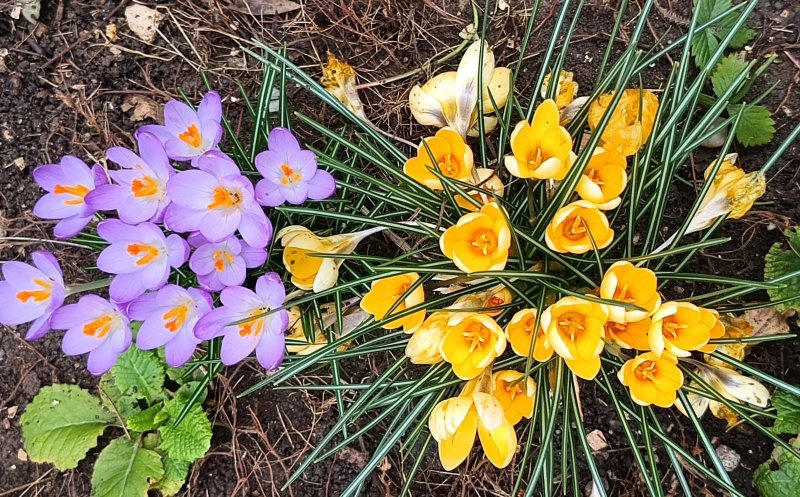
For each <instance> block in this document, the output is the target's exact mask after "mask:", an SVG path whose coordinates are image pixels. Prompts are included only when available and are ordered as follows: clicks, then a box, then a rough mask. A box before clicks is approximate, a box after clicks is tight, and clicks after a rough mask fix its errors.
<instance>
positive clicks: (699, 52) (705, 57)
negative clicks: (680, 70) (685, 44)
mask: <svg viewBox="0 0 800 497" xmlns="http://www.w3.org/2000/svg"><path fill="white" fill-rule="evenodd" d="M717 47H719V41H717V39H716V38H715V37H714V35H713V34H711V33H710V32H708V31H703V32H701V33H697V36H696V37H695V38H694V40H692V55H694V63H695V64H696V65H697V67H705V66H707V65H708V63H709V62H711V56H712V55H713V54H714V52H715V51H716V50H717Z"/></svg>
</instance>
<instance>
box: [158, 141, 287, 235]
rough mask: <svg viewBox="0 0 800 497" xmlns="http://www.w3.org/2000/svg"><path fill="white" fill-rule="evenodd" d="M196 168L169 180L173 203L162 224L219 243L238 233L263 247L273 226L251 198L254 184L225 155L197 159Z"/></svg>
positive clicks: (208, 154)
mask: <svg viewBox="0 0 800 497" xmlns="http://www.w3.org/2000/svg"><path fill="white" fill-rule="evenodd" d="M197 167H198V169H193V170H191V171H183V172H179V173H178V174H176V175H175V176H173V177H172V179H171V180H169V184H168V185H167V193H168V195H169V198H170V200H171V201H172V203H171V204H170V206H169V207H168V208H167V212H166V214H165V216H164V224H166V225H167V226H168V227H169V229H171V230H172V231H177V232H179V233H186V232H189V231H199V232H200V233H202V234H203V236H204V237H206V238H207V239H208V240H210V241H213V242H218V241H221V240H224V239H226V238H228V237H229V236H231V235H233V233H234V232H236V231H237V230H238V231H239V234H241V235H242V239H243V240H244V241H245V242H247V244H248V245H250V246H251V247H258V248H263V247H266V246H267V243H269V240H270V239H271V238H272V223H270V222H269V219H267V216H266V215H265V214H264V211H263V210H262V209H261V207H260V206H259V205H258V204H257V203H256V202H255V200H254V198H253V185H252V183H250V180H248V179H247V178H245V177H244V176H242V175H241V173H240V172H239V168H238V167H236V163H234V162H233V160H232V159H231V158H230V157H228V156H227V155H225V154H224V153H222V152H220V151H217V150H212V151H211V152H206V153H205V154H203V156H202V157H200V159H198V160H197Z"/></svg>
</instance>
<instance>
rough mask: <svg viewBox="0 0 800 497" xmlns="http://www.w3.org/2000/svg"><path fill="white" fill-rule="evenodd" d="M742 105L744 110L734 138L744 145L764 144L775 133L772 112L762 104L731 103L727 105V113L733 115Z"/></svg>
mask: <svg viewBox="0 0 800 497" xmlns="http://www.w3.org/2000/svg"><path fill="white" fill-rule="evenodd" d="M742 105H744V112H742V118H741V120H740V121H739V125H738V126H737V127H736V139H737V140H738V141H739V143H741V144H742V145H744V146H745V147H754V146H757V145H764V144H765V143H769V142H770V141H771V140H772V137H773V136H774V135H775V121H774V120H773V119H772V112H770V111H769V109H767V108H766V107H764V106H763V105H746V104H733V105H729V106H728V113H729V114H730V115H732V116H735V115H737V114H738V113H739V109H741V108H742Z"/></svg>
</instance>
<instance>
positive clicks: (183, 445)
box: [158, 399, 211, 462]
mask: <svg viewBox="0 0 800 497" xmlns="http://www.w3.org/2000/svg"><path fill="white" fill-rule="evenodd" d="M184 405H185V404H184V403H183V402H181V401H180V400H179V399H173V400H170V401H169V402H166V403H165V405H164V410H163V411H162V413H167V414H169V420H167V421H166V422H165V423H164V424H163V425H162V426H160V427H159V428H158V433H159V434H160V435H161V440H160V442H159V448H160V449H162V450H163V451H165V452H166V453H167V454H168V455H169V456H170V457H171V458H172V459H175V460H176V461H188V462H193V461H196V460H197V459H200V458H201V457H203V456H204V455H205V454H206V452H208V449H209V447H211V421H209V419H208V416H207V415H206V412H205V411H204V410H203V408H202V407H201V406H200V405H197V404H195V405H194V406H192V408H191V409H189V413H188V414H187V415H186V417H185V418H183V421H181V422H180V424H178V425H177V426H175V423H174V421H175V420H176V419H177V418H178V415H179V414H180V412H181V410H183V406H184ZM159 415H160V414H159Z"/></svg>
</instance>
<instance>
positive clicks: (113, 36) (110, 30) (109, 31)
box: [106, 23, 119, 41]
mask: <svg viewBox="0 0 800 497" xmlns="http://www.w3.org/2000/svg"><path fill="white" fill-rule="evenodd" d="M106 38H108V41H117V40H119V35H118V34H117V25H116V24H114V23H111V24H109V25H108V26H106Z"/></svg>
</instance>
